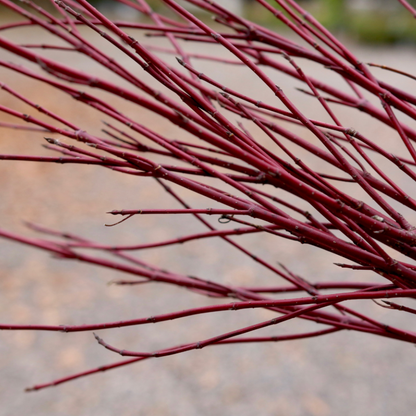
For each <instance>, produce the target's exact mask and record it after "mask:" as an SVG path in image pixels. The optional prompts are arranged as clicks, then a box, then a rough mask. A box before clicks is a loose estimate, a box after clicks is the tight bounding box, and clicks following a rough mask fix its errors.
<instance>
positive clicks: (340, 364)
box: [0, 32, 416, 416]
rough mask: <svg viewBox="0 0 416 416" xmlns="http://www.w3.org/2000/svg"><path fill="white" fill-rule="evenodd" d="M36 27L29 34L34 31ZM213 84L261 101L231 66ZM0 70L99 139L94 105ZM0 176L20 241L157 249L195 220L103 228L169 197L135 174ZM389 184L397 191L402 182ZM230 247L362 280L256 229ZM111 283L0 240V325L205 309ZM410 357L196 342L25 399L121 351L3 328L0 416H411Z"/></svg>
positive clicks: (0, 143)
mask: <svg viewBox="0 0 416 416" xmlns="http://www.w3.org/2000/svg"><path fill="white" fill-rule="evenodd" d="M32 33H33V37H35V35H36V36H38V37H40V38H42V36H43V35H41V34H38V33H37V32H32ZM14 36H15V37H16V36H21V37H22V38H21V40H22V41H24V40H23V39H25V36H26V37H27V32H26V34H21V35H14ZM43 40H44V39H43ZM26 42H27V38H26ZM33 42H34V41H33ZM352 49H353V50H354V51H356V52H357V55H358V56H359V57H361V58H362V60H364V61H374V62H378V63H382V64H385V65H394V66H395V67H397V68H402V69H406V68H407V69H409V68H410V69H412V68H415V65H416V59H415V58H414V54H413V53H412V52H413V50H411V48H410V47H408V48H397V49H393V48H388V49H384V48H380V49H376V48H365V47H358V46H354V45H352ZM54 56H55V57H58V58H59V57H61V56H62V55H59V54H57V53H56V52H55V54H54ZM79 65H80V67H83V65H85V68H87V69H92V70H94V71H96V73H97V75H99V76H104V75H105V71H103V70H101V69H99V68H96V67H95V66H94V67H93V66H89V65H91V64H87V63H84V62H83V61H82V62H79ZM201 66H202V64H201ZM303 68H304V69H305V71H309V72H308V73H311V74H312V73H313V74H315V76H324V77H328V78H329V79H332V78H333V77H334V75H333V74H331V73H330V72H329V71H327V72H326V73H323V72H322V71H323V70H322V69H318V68H317V67H315V66H313V65H310V64H308V63H305V64H304V66H303ZM211 69H212V65H211V64H207V63H206V62H204V63H203V70H204V72H205V71H206V72H207V73H209V71H210V70H211ZM216 75H217V78H219V79H221V80H222V81H223V82H224V83H225V84H227V85H229V86H232V85H236V86H237V87H238V85H240V86H241V85H244V86H245V87H246V88H248V89H249V90H251V91H252V92H255V93H256V94H258V97H259V99H261V97H262V94H266V93H267V92H264V89H262V87H260V86H258V85H256V84H254V83H253V82H252V78H251V77H250V74H248V73H247V72H245V71H243V70H239V69H238V68H236V69H235V70H234V71H233V72H223V73H222V72H217V74H216ZM383 75H384V79H386V80H388V81H390V82H394V83H396V85H397V86H398V87H401V88H404V89H406V90H408V91H412V90H413V93H414V89H415V87H414V84H413V83H412V82H413V81H411V80H409V79H408V78H404V77H398V76H396V75H394V74H388V73H386V74H383ZM0 76H1V78H0V81H4V82H6V83H8V84H9V85H10V86H12V87H13V88H16V89H18V90H19V91H21V92H24V93H26V94H27V95H30V96H32V97H34V99H36V100H38V102H39V103H40V104H42V105H44V106H45V107H48V108H53V109H54V110H55V111H57V112H59V113H60V114H63V115H65V116H66V117H68V118H69V119H71V120H76V122H77V123H78V124H79V125H80V126H82V128H83V129H85V130H88V131H91V132H93V133H94V132H98V130H99V128H100V126H99V125H98V124H97V120H99V119H100V117H97V114H96V113H94V112H93V111H92V110H90V109H85V108H82V107H81V108H80V107H79V105H78V104H77V103H75V102H72V101H66V100H65V98H64V97H63V96H62V97H61V96H56V95H53V94H52V91H51V90H49V89H48V88H45V87H42V88H40V87H39V85H37V86H36V87H33V86H32V84H31V83H29V82H28V81H27V80H25V79H23V78H21V77H19V78H17V77H16V76H14V75H13V74H11V73H10V72H7V71H5V70H1V71H0ZM275 77H277V78H278V79H277V81H276V82H277V83H279V85H283V86H284V89H285V91H287V93H288V94H289V95H290V94H292V95H293V99H294V100H297V101H296V102H299V105H300V106H301V107H302V109H304V110H305V112H306V113H307V114H308V115H310V117H320V116H321V114H322V113H321V112H320V109H319V108H317V105H316V104H315V103H314V102H313V101H310V100H308V99H306V98H304V97H303V96H302V95H300V93H297V92H294V91H293V86H294V84H293V82H292V83H291V84H290V81H288V79H287V78H283V77H281V76H280V75H275ZM296 94H297V95H296ZM0 103H1V104H3V105H10V106H14V107H15V108H16V107H17V108H21V109H22V111H23V110H24V107H22V106H21V105H20V104H19V103H17V102H16V101H15V100H14V99H12V98H10V97H9V96H8V95H6V94H5V93H1V95H0ZM118 105H119V108H121V109H122V111H123V112H126V113H128V112H129V111H132V110H130V108H129V107H128V106H127V105H126V103H124V102H122V101H120V102H119V103H118ZM134 111H136V113H133V114H135V117H137V118H138V119H140V118H141V119H143V120H145V121H146V122H147V123H150V124H152V123H154V125H156V126H157V129H158V131H160V132H162V133H166V134H173V135H174V134H179V130H177V129H175V128H173V127H172V126H170V125H167V124H166V123H161V122H160V120H158V119H157V118H155V117H154V116H153V115H151V114H150V113H149V112H147V111H145V110H140V113H139V114H137V110H136V109H135V110H134ZM343 116H345V117H346V119H347V120H350V122H351V125H354V127H356V128H357V129H358V130H360V131H363V130H364V131H365V132H366V134H368V135H369V136H370V137H377V140H378V141H379V142H380V143H382V144H383V145H384V146H385V147H386V148H390V147H392V148H394V147H395V144H394V143H392V140H391V139H392V135H393V134H394V133H392V132H390V131H388V130H387V129H386V128H383V127H382V126H380V125H378V124H377V123H374V122H372V121H371V120H370V119H368V118H363V119H361V118H358V117H356V116H355V113H351V112H349V111H345V113H343ZM97 126H98V127H97ZM180 134H182V133H180ZM303 134H304V133H303ZM41 136H42V135H38V134H28V133H19V132H15V131H12V130H2V132H1V136H0V152H1V153H24V154H32V153H33V154H41V152H42V150H40V149H41V148H40V144H42V143H43V140H42V138H41ZM181 137H182V136H181ZM394 175H395V174H394V173H392V176H394ZM0 177H1V178H2V180H1V189H2V197H1V199H0V218H1V220H2V221H1V224H2V225H1V226H2V227H4V228H6V229H8V230H13V231H17V232H22V233H25V234H26V235H31V234H30V232H28V231H27V230H26V229H25V227H24V226H23V225H22V222H21V221H22V220H24V221H33V222H36V223H38V224H42V225H45V226H48V227H50V228H53V229H57V230H63V231H71V232H72V233H78V234H80V235H83V236H88V237H90V238H94V239H96V240H98V241H105V242H109V243H110V242H111V243H114V242H118V243H120V244H123V243H133V242H140V241H157V240H160V239H163V238H169V236H178V235H183V234H185V233H189V232H193V231H194V232H196V231H197V230H201V228H199V226H198V224H196V223H193V222H192V221H190V220H187V219H185V218H178V219H176V218H175V220H174V221H172V220H171V219H169V218H160V217H153V216H149V217H146V218H138V219H136V218H134V219H131V220H129V221H127V222H125V223H123V224H120V225H119V226H116V227H113V228H107V227H104V226H103V225H104V224H105V223H106V222H108V221H109V219H108V215H106V214H105V212H106V211H109V210H112V209H121V208H150V207H161V206H166V204H170V202H169V201H170V200H169V199H168V196H167V195H165V194H164V192H163V191H161V190H159V189H158V188H156V187H155V185H154V183H153V182H152V181H148V180H143V181H142V180H140V181H138V180H137V178H134V177H126V176H123V175H120V174H116V173H114V172H111V171H107V170H105V169H99V168H94V167H91V166H66V165H63V166H60V165H59V166H57V165H50V166H46V165H41V164H36V163H33V164H29V163H28V164H21V163H15V162H2V163H0ZM398 180H399V181H400V180H401V179H400V178H399V179H398ZM400 184H401V185H402V186H404V187H406V186H409V184H407V183H405V182H404V181H403V182H400ZM183 195H184V196H185V197H186V198H187V200H188V201H190V202H191V203H194V204H198V203H200V201H199V200H198V199H196V198H195V197H194V196H192V195H190V194H188V193H186V192H185V193H183ZM357 197H358V195H357ZM204 203H205V202H204ZM202 206H204V205H202ZM111 219H113V218H111ZM414 223H416V221H414ZM241 241H243V242H244V244H245V245H246V246H247V247H251V248H252V249H253V250H254V251H255V252H256V253H258V254H260V253H261V254H262V255H264V257H265V258H266V259H268V260H269V261H272V262H276V261H281V262H284V263H285V265H286V266H287V267H289V268H290V269H291V270H292V271H294V272H296V273H298V274H299V275H302V276H305V277H306V278H308V279H311V280H312V281H318V280H319V281H324V280H330V279H333V276H334V274H335V273H336V274H337V279H338V280H342V279H345V280H349V281H352V280H354V279H357V280H360V279H361V278H362V277H361V275H356V274H354V273H351V272H348V271H345V270H344V271H343V270H341V271H340V270H338V269H336V267H335V266H333V265H332V263H333V262H335V261H337V260H339V259H338V258H337V257H336V256H334V255H331V254H327V253H321V252H320V251H318V250H316V249H314V248H313V247H308V246H298V245H293V244H290V243H287V242H284V243H283V242H282V241H280V240H275V239H273V240H272V239H271V238H270V236H261V237H260V236H255V235H253V236H251V237H250V238H248V237H244V238H243V239H242V240H241ZM142 258H143V259H145V260H146V261H149V262H153V263H156V264H158V265H161V266H166V267H169V268H170V269H173V270H175V271H178V272H181V273H186V274H195V275H199V276H201V277H204V278H207V279H212V280H216V281H218V282H232V283H233V284H236V285H239V284H240V285H254V284H280V282H279V281H277V279H276V277H275V276H272V275H271V274H269V273H268V272H267V271H265V270H263V269H261V268H260V267H258V266H257V265H256V264H254V263H253V262H252V261H251V260H250V259H247V258H245V257H243V256H242V255H241V254H239V253H238V252H236V251H235V250H233V249H232V248H228V247H227V246H225V245H224V244H223V243H221V242H218V241H212V242H209V243H204V244H202V243H198V242H197V243H195V244H189V245H187V244H185V245H182V246H180V247H174V248H169V249H162V250H149V251H148V252H146V253H144V254H143V257H142ZM121 277H123V275H122V274H120V273H117V272H114V271H110V270H103V269H99V268H93V267H91V266H88V265H83V264H79V263H75V262H68V261H58V260H56V259H53V258H51V257H50V256H49V255H48V254H45V253H44V252H41V251H37V250H34V249H30V248H26V247H22V246H20V245H17V244H15V243H12V242H9V241H5V240H1V241H0V316H1V321H2V322H4V323H15V324H17V323H44V324H81V323H96V322H106V321H116V320H125V319H132V318H135V317H143V316H151V315H153V314H156V313H163V312H169V311H174V310H180V309H185V308H188V307H195V306H201V305H207V304H210V303H212V302H213V301H212V300H208V299H205V298H203V297H201V296H200V295H197V294H192V293H187V292H184V291H182V290H179V289H177V288H175V287H173V288H172V287H164V286H161V285H153V286H152V285H142V286H140V287H136V288H131V287H130V288H129V287H116V286H114V285H107V283H108V282H110V281H111V280H112V279H116V278H121ZM354 306H355V304H354ZM359 307H360V308H362V309H361V310H365V311H367V312H368V313H371V314H372V316H374V317H376V318H378V319H381V320H383V321H386V322H389V323H393V322H396V323H400V325H402V326H407V327H408V328H412V323H411V322H410V319H409V318H408V317H405V316H401V315H400V314H393V315H394V316H393V315H392V313H391V312H388V311H386V310H383V309H381V308H379V307H377V306H376V305H374V304H373V303H371V302H366V303H362V304H361V305H360V306H359ZM270 316H271V315H270V313H269V312H267V311H254V312H253V311H249V312H238V313H237V312H235V313H225V314H218V315H212V316H209V317H203V318H200V317H195V318H186V319H183V320H179V321H174V322H168V323H163V324H157V325H151V326H143V327H138V328H127V329H119V330H111V331H102V332H101V333H100V335H101V336H102V337H103V338H104V339H106V341H108V342H109V343H111V344H114V345H116V346H118V347H120V348H126V349H135V350H151V349H156V348H163V347H165V346H166V347H167V346H170V345H174V344H176V343H185V342H189V341H195V340H198V339H203V338H206V337H209V336H212V335H214V334H217V333H221V332H224V331H227V330H231V329H233V328H237V327H241V326H245V325H249V324H251V323H254V322H258V321H260V320H265V319H268V318H269V317H270ZM314 328H317V326H316V324H314V325H310V324H309V325H308V324H307V323H304V322H299V323H294V324H293V326H290V327H289V326H284V325H283V326H281V327H278V328H274V329H273V331H270V330H269V331H268V332H267V333H273V334H276V335H278V334H284V333H288V332H293V331H294V330H299V331H304V330H309V329H314ZM162 329H163V331H162ZM264 333H266V332H264ZM259 335H260V332H259ZM415 353H416V352H415V350H414V346H413V345H409V344H404V343H403V344H402V343H399V342H395V341H391V340H386V339H382V338H380V339H379V338H377V337H372V336H369V335H366V334H358V333H352V332H342V333H337V334H334V335H329V336H326V337H321V338H317V339H309V340H300V341H292V342H286V343H284V342H282V343H278V344H268V345H266V344H265V345H243V346H233V347H230V346H223V347H215V348H206V349H203V350H202V351H194V352H190V353H187V354H182V355H178V356H172V357H167V358H162V359H157V360H156V359H155V360H148V361H144V362H143V363H138V364H135V365H132V366H127V367H124V368H121V369H118V370H114V371H111V372H107V373H102V374H98V375H94V376H92V377H87V378H84V379H80V380H77V381H73V382H70V383H67V384H64V385H61V386H59V387H54V388H49V389H45V390H43V391H40V392H36V393H24V392H23V389H24V388H25V387H28V386H31V385H33V384H37V383H42V382H47V381H50V380H53V379H55V378H59V377H63V376H65V375H69V374H72V373H74V372H78V371H82V370H86V369H89V368H92V367H96V366H100V365H103V364H107V363H112V362H115V361H118V360H119V357H118V356H116V355H114V354H113V353H111V352H109V351H107V350H105V349H103V348H102V347H100V346H99V345H97V343H96V342H95V340H94V338H93V336H92V334H91V333H80V334H63V333H46V332H29V331H28V332H23V331H22V332H19V331H17V332H6V331H4V332H0V403H1V406H0V416H3V415H4V416H6V415H7V416H9V415H13V416H18V415H24V414H30V415H31V416H38V415H45V414H54V415H59V416H64V415H100V416H106V415H115V414H117V415H118V416H124V415H126V416H130V415H142V414H143V415H152V416H156V415H169V416H176V415H181V416H185V415H213V414H219V415H228V416H233V415H239V416H242V415H253V414H260V415H265V416H267V415H288V414H290V415H291V416H298V415H299V416H300V415H303V416H305V415H311V416H326V415H332V414H334V415H335V414H336V415H339V416H344V415H345V416H346V415H356V416H360V415H366V416H373V415H374V416H375V415H377V416H382V415H398V414H407V413H410V412H411V411H412V410H413V409H414V408H415V406H416V396H415V394H414V385H413V382H414V374H415V373H416V364H415V363H416V360H415ZM407 354H410V356H409V357H410V358H411V359H410V361H408V360H406V359H405V357H406V356H407Z"/></svg>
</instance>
